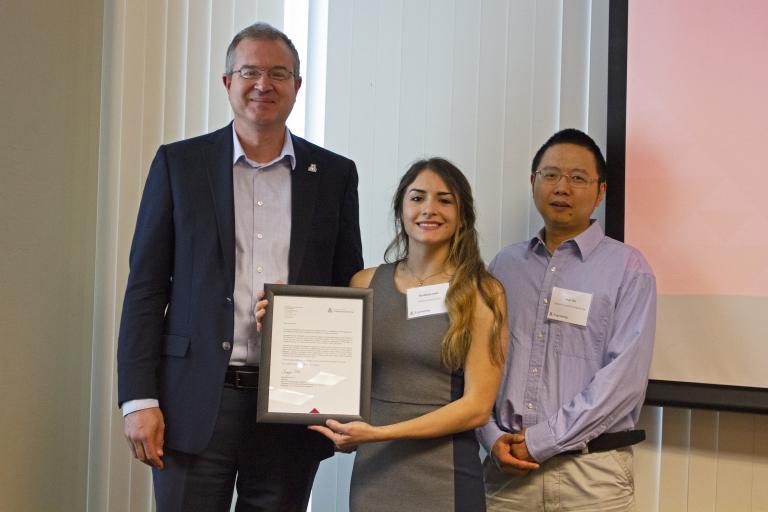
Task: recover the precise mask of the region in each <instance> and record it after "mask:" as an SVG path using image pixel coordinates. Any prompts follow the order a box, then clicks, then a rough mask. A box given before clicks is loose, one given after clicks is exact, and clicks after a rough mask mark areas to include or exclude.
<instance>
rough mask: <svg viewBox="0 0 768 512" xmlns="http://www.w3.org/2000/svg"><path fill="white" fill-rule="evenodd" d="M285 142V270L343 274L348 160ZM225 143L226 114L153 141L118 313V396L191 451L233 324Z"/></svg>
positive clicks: (204, 434)
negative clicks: (212, 127)
mask: <svg viewBox="0 0 768 512" xmlns="http://www.w3.org/2000/svg"><path fill="white" fill-rule="evenodd" d="M293 146H294V150H295V153H296V168H295V169H294V170H293V171H291V216H292V217H291V236H290V250H289V258H288V260H289V261H288V267H289V272H288V282H289V283H290V284H309V285H331V286H347V285H348V284H349V280H350V278H351V277H352V275H353V274H354V273H355V272H357V271H358V270H360V269H361V268H362V266H363V259H362V249H361V242H360V228H359V224H358V199H357V171H356V169H355V164H354V162H352V161H351V160H349V159H347V158H344V157H342V156H339V155H337V154H334V153H332V152H330V151H327V150H325V149H323V148H320V147H318V146H315V145H314V144H311V143H309V142H307V141H306V140H304V139H301V138H299V137H293ZM232 155H233V145H232V126H231V124H230V125H228V126H226V127H224V128H222V129H220V130H217V131H215V132H213V133H209V134H207V135H203V136H200V137H196V138H193V139H188V140H183V141H180V142H176V143H173V144H169V145H165V146H161V147H160V148H159V149H158V151H157V155H156V156H155V159H154V161H153V162H152V165H151V167H150V170H149V175H148V177H147V180H146V184H145V187H144V194H143V196H142V199H141V205H140V207H139V214H138V220H137V223H136V231H135V234H134V238H133V243H132V245H131V254H130V273H129V276H128V284H127V287H126V292H125V300H124V302H123V313H122V318H121V323H120V335H119V341H118V353H117V368H118V402H119V405H122V404H123V402H126V401H128V400H134V399H140V398H157V399H158V400H159V402H160V409H161V410H162V412H163V414H164V416H165V424H166V431H165V444H166V446H169V447H171V448H173V449H176V450H180V451H183V452H187V453H193V454H194V453H199V452H201V451H202V450H203V449H204V448H205V447H206V445H207V444H208V442H209V440H210V438H211V435H212V433H213V428H214V425H215V421H216V416H217V413H218V409H219V402H220V399H221V392H222V388H223V383H224V373H225V371H226V369H227V366H228V364H229V358H230V355H231V350H230V349H228V347H229V346H230V343H231V342H232V338H233V334H234V306H233V302H232V296H233V292H234V285H235V223H234V221H235V211H234V191H233V184H232ZM310 164H314V169H316V172H310V171H308V168H309V166H310ZM254 421H255V420H254ZM305 441H306V442H307V443H308V449H310V450H312V451H313V452H314V453H316V454H317V455H318V458H324V457H326V456H330V455H331V454H332V453H333V447H332V445H331V444H330V443H329V442H327V440H326V439H325V438H323V437H322V436H320V435H319V434H317V433H315V432H311V431H307V435H306V439H305Z"/></svg>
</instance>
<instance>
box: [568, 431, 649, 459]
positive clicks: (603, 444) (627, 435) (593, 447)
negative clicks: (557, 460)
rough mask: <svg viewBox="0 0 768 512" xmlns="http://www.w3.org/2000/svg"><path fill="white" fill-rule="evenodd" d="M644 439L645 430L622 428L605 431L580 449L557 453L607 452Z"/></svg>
mask: <svg viewBox="0 0 768 512" xmlns="http://www.w3.org/2000/svg"><path fill="white" fill-rule="evenodd" d="M641 441H645V430H623V431H621V432H606V433H604V434H601V435H599V436H597V437H596V438H594V439H593V440H591V441H590V442H588V443H587V446H586V447H585V448H584V449H582V450H571V451H567V452H561V453H558V455H582V454H585V453H593V452H607V451H610V450H616V449H618V448H624V447H625V446H632V445H633V444H637V443H639V442H641Z"/></svg>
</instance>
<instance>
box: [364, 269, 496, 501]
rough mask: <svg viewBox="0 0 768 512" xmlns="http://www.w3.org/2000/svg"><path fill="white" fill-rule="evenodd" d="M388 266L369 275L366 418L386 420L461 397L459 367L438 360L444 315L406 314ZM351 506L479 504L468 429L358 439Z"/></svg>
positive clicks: (478, 473) (476, 463)
mask: <svg viewBox="0 0 768 512" xmlns="http://www.w3.org/2000/svg"><path fill="white" fill-rule="evenodd" d="M394 271H395V266H394V265H393V264H388V265H382V266H380V267H379V268H378V269H377V270H376V273H375V274H374V276H373V280H372V281H371V288H373V289H374V299H373V372H372V389H371V424H372V425H386V424H390V423H396V422H398V421H403V420H407V419H410V418H414V417H416V416H420V415H422V414H426V413H428V412H430V411H433V410H435V409H437V408H439V407H441V406H443V405H445V404H447V403H449V402H451V401H453V400H456V399H458V398H459V397H461V395H462V392H463V389H464V378H463V375H462V374H456V373H454V374H452V373H451V372H450V371H449V370H447V369H446V368H445V367H444V366H443V365H442V363H441V361H440V343H441V341H442V338H443V335H444V334H445V331H446V330H447V329H448V316H447V315H435V316H429V317H422V318H416V319H412V320H408V319H407V316H406V298H405V295H404V294H403V293H401V292H400V291H398V290H397V288H396V287H395V275H394ZM350 510H351V511H352V512H387V511H393V512H408V511H419V512H430V511H434V512H438V511H439V512H450V511H457V512H458V511H461V512H482V511H484V510H485V491H484V487H483V476H482V466H481V462H480V457H479V454H478V444H477V440H476V439H475V434H474V432H473V431H471V430H470V431H467V432H462V433H459V434H454V435H450V436H445V437H440V438H437V439H419V440H398V441H388V442H381V443H368V444H364V445H361V446H359V447H358V449H357V455H356V457H355V464H354V469H353V472H352V483H351V490H350Z"/></svg>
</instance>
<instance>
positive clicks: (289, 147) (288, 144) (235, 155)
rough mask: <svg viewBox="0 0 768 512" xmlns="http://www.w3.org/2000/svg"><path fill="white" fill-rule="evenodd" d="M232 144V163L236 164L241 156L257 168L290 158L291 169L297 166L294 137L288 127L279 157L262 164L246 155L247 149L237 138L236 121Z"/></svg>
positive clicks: (233, 125)
mask: <svg viewBox="0 0 768 512" xmlns="http://www.w3.org/2000/svg"><path fill="white" fill-rule="evenodd" d="M232 146H233V148H234V151H233V152H232V165H235V164H236V163H237V162H238V160H240V158H242V159H243V160H245V161H246V162H247V163H248V165H250V166H251V167H256V168H259V169H260V168H262V167H267V166H268V165H272V164H274V163H275V162H279V161H280V160H283V159H284V158H286V157H287V158H288V164H289V166H290V168H291V170H293V169H295V168H296V152H295V151H294V150H293V138H292V137H291V131H290V130H289V129H288V127H287V126H286V127H285V141H284V142H283V149H282V150H281V151H280V154H279V155H277V158H275V159H274V160H272V161H271V162H267V163H264V164H260V163H258V162H254V161H253V160H251V159H250V158H248V157H247V156H245V151H244V150H243V146H242V144H240V139H238V138H237V132H235V123H232Z"/></svg>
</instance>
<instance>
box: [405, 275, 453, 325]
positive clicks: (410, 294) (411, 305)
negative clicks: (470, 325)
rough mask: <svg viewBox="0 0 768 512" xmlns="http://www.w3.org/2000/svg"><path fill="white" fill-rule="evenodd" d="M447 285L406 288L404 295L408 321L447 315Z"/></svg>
mask: <svg viewBox="0 0 768 512" xmlns="http://www.w3.org/2000/svg"><path fill="white" fill-rule="evenodd" d="M448 284H449V283H440V284H432V285H429V286H419V287H418V288H408V289H407V290H406V291H405V293H406V298H407V303H408V304H407V309H408V319H409V320H410V319H411V318H420V317H422V316H430V315H440V314H442V313H447V312H448V308H446V306H445V294H446V293H448Z"/></svg>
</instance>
